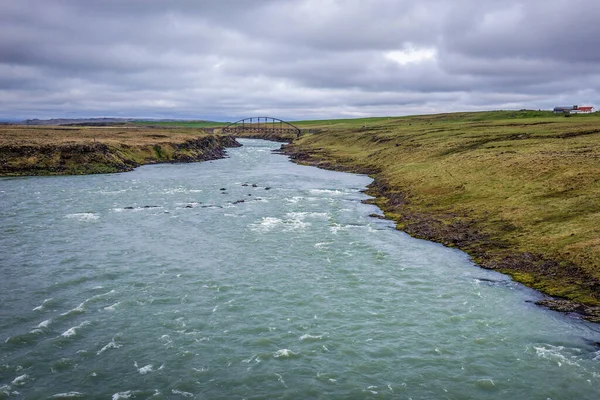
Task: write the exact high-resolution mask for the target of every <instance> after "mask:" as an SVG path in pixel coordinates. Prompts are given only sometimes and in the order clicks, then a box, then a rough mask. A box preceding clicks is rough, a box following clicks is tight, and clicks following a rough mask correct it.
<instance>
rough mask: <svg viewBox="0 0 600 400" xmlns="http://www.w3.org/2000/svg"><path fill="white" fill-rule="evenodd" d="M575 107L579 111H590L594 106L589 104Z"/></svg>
mask: <svg viewBox="0 0 600 400" xmlns="http://www.w3.org/2000/svg"><path fill="white" fill-rule="evenodd" d="M577 109H578V110H579V111H592V110H593V109H594V107H591V106H587V107H577Z"/></svg>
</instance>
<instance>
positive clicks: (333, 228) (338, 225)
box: [329, 223, 348, 235]
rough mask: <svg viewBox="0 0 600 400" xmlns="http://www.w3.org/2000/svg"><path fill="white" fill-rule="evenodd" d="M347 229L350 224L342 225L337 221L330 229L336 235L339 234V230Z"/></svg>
mask: <svg viewBox="0 0 600 400" xmlns="http://www.w3.org/2000/svg"><path fill="white" fill-rule="evenodd" d="M347 229H348V226H342V225H340V224H336V223H334V224H333V225H332V226H330V227H329V231H330V232H331V233H333V234H334V235H337V233H338V232H339V231H345V230H347Z"/></svg>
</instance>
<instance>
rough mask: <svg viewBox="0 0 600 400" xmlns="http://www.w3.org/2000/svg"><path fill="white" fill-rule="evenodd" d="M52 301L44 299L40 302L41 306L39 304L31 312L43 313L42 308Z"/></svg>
mask: <svg viewBox="0 0 600 400" xmlns="http://www.w3.org/2000/svg"><path fill="white" fill-rule="evenodd" d="M52 300H53V299H46V300H44V301H43V302H42V304H40V305H39V306H37V307H35V308H34V309H33V310H31V311H43V310H44V307H45V306H46V303H48V302H49V301H52Z"/></svg>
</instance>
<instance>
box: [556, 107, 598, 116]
mask: <svg viewBox="0 0 600 400" xmlns="http://www.w3.org/2000/svg"><path fill="white" fill-rule="evenodd" d="M592 111H594V107H592V106H581V107H580V106H568V107H554V112H555V113H569V114H575V113H591V112H592Z"/></svg>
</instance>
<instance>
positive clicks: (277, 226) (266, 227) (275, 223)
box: [250, 212, 328, 233]
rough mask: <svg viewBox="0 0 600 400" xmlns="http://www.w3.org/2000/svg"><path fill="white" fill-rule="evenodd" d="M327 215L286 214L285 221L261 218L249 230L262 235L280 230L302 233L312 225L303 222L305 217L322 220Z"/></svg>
mask: <svg viewBox="0 0 600 400" xmlns="http://www.w3.org/2000/svg"><path fill="white" fill-rule="evenodd" d="M327 215H328V214H327V213H307V212H296V213H287V214H286V217H288V218H287V219H280V218H275V217H263V218H262V220H261V221H260V222H259V223H254V224H250V229H251V230H253V231H256V232H262V233H265V232H272V231H274V230H282V231H284V232H289V231H302V230H305V229H306V228H308V227H309V226H311V225H312V224H311V223H310V222H306V221H305V218H306V217H308V216H316V217H318V218H322V217H323V216H327Z"/></svg>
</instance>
